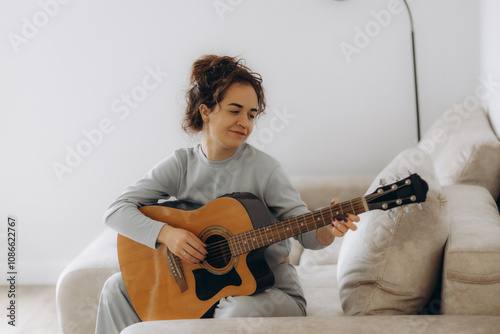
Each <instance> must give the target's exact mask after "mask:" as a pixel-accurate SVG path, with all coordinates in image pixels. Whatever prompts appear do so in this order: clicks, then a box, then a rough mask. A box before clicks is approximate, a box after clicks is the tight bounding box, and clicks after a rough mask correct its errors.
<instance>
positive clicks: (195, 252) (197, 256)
mask: <svg viewBox="0 0 500 334" xmlns="http://www.w3.org/2000/svg"><path fill="white" fill-rule="evenodd" d="M186 251H187V253H188V254H189V255H191V257H193V258H194V259H197V260H198V262H199V261H203V260H204V259H205V254H204V253H201V252H200V251H199V250H198V249H196V248H194V247H193V246H192V245H190V244H188V245H187V247H186ZM203 251H204V252H206V250H205V249H204V248H203Z"/></svg>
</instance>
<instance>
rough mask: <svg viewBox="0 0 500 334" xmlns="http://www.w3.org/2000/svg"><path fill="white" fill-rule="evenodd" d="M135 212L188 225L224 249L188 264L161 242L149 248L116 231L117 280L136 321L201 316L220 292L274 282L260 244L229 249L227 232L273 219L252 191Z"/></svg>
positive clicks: (247, 290) (251, 290) (256, 288)
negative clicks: (191, 206) (186, 206)
mask: <svg viewBox="0 0 500 334" xmlns="http://www.w3.org/2000/svg"><path fill="white" fill-rule="evenodd" d="M140 211H141V212H142V213H144V214H145V215H146V216H148V217H150V218H152V219H154V220H158V221H162V222H165V223H168V224H169V225H170V226H173V227H180V228H184V229H186V230H189V231H190V232H192V233H193V234H195V235H196V236H198V237H199V238H200V239H201V240H202V241H203V242H204V243H206V244H207V245H208V246H207V249H209V248H210V246H211V245H212V248H214V249H215V248H217V249H222V250H225V251H224V252H223V254H222V255H221V252H219V254H218V255H217V254H215V253H217V251H213V252H212V253H213V254H211V252H210V251H209V253H208V255H207V258H206V259H205V261H203V262H202V263H200V264H196V265H193V264H191V263H189V262H185V261H184V260H183V259H181V258H179V257H177V256H175V255H173V254H172V253H170V255H169V251H168V250H167V248H166V246H165V245H161V246H160V247H159V248H158V249H152V248H150V247H148V246H145V245H143V244H140V243H138V242H135V241H133V240H131V239H129V238H127V237H124V236H122V235H118V257H119V262H120V268H121V272H122V275H123V280H124V282H125V286H126V288H127V292H128V294H129V296H130V300H131V302H132V305H133V306H134V309H135V310H136V312H137V314H138V315H139V317H140V318H141V320H142V321H150V320H169V319H195V318H201V317H203V315H204V314H205V313H207V312H208V311H209V310H210V309H211V308H212V307H213V306H214V305H215V304H216V303H217V302H218V301H219V300H220V299H222V298H224V297H228V296H236V295H251V294H254V293H256V292H258V291H262V290H264V289H267V288H269V287H271V286H272V285H273V284H274V277H273V274H272V272H271V270H270V268H269V266H268V265H267V262H266V261H265V258H264V251H265V249H266V248H259V249H256V250H253V251H251V252H249V253H245V254H242V255H239V256H232V253H231V252H229V250H231V247H230V245H229V244H228V242H227V239H228V238H229V237H231V236H233V235H237V234H239V233H243V232H246V231H250V230H254V229H256V228H259V227H263V226H267V225H269V224H272V223H273V218H272V217H271V215H270V214H269V212H268V210H267V207H266V206H265V205H264V204H263V203H262V202H261V201H260V200H259V199H258V198H257V197H255V196H254V195H251V194H248V193H235V194H231V195H226V196H223V197H221V198H218V199H216V200H214V201H212V202H210V203H208V204H207V205H205V206H202V207H200V208H198V209H195V210H191V211H189V210H181V209H177V208H172V207H166V206H160V205H159V206H145V207H142V208H140ZM219 246H220V247H219ZM172 260H174V261H172ZM179 272H180V275H179ZM179 276H182V277H181V278H179ZM179 281H181V283H179ZM183 284H185V286H184V288H183ZM186 286H187V288H186Z"/></svg>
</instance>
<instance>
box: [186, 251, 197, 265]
mask: <svg viewBox="0 0 500 334" xmlns="http://www.w3.org/2000/svg"><path fill="white" fill-rule="evenodd" d="M181 258H182V259H183V260H184V261H187V262H190V263H193V264H197V263H200V260H198V259H197V258H195V257H194V256H192V255H191V254H190V253H188V252H187V251H183V252H182V254H181Z"/></svg>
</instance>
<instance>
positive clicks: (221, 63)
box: [191, 55, 240, 84]
mask: <svg viewBox="0 0 500 334" xmlns="http://www.w3.org/2000/svg"><path fill="white" fill-rule="evenodd" d="M239 64H240V61H239V60H237V59H236V58H233V57H228V56H217V55H206V56H203V57H201V58H199V59H198V60H197V61H196V62H195V63H194V64H193V66H192V69H191V84H198V83H210V82H214V81H217V80H219V79H221V78H225V77H227V76H228V75H230V74H231V73H232V72H234V71H235V70H236V69H238V66H239Z"/></svg>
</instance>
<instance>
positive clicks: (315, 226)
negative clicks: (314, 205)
mask: <svg viewBox="0 0 500 334" xmlns="http://www.w3.org/2000/svg"><path fill="white" fill-rule="evenodd" d="M308 215H309V216H310V217H311V221H312V223H313V224H314V228H313V230H315V229H317V228H318V225H316V219H315V217H314V213H312V212H311V213H308ZM304 219H305V218H304Z"/></svg>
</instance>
